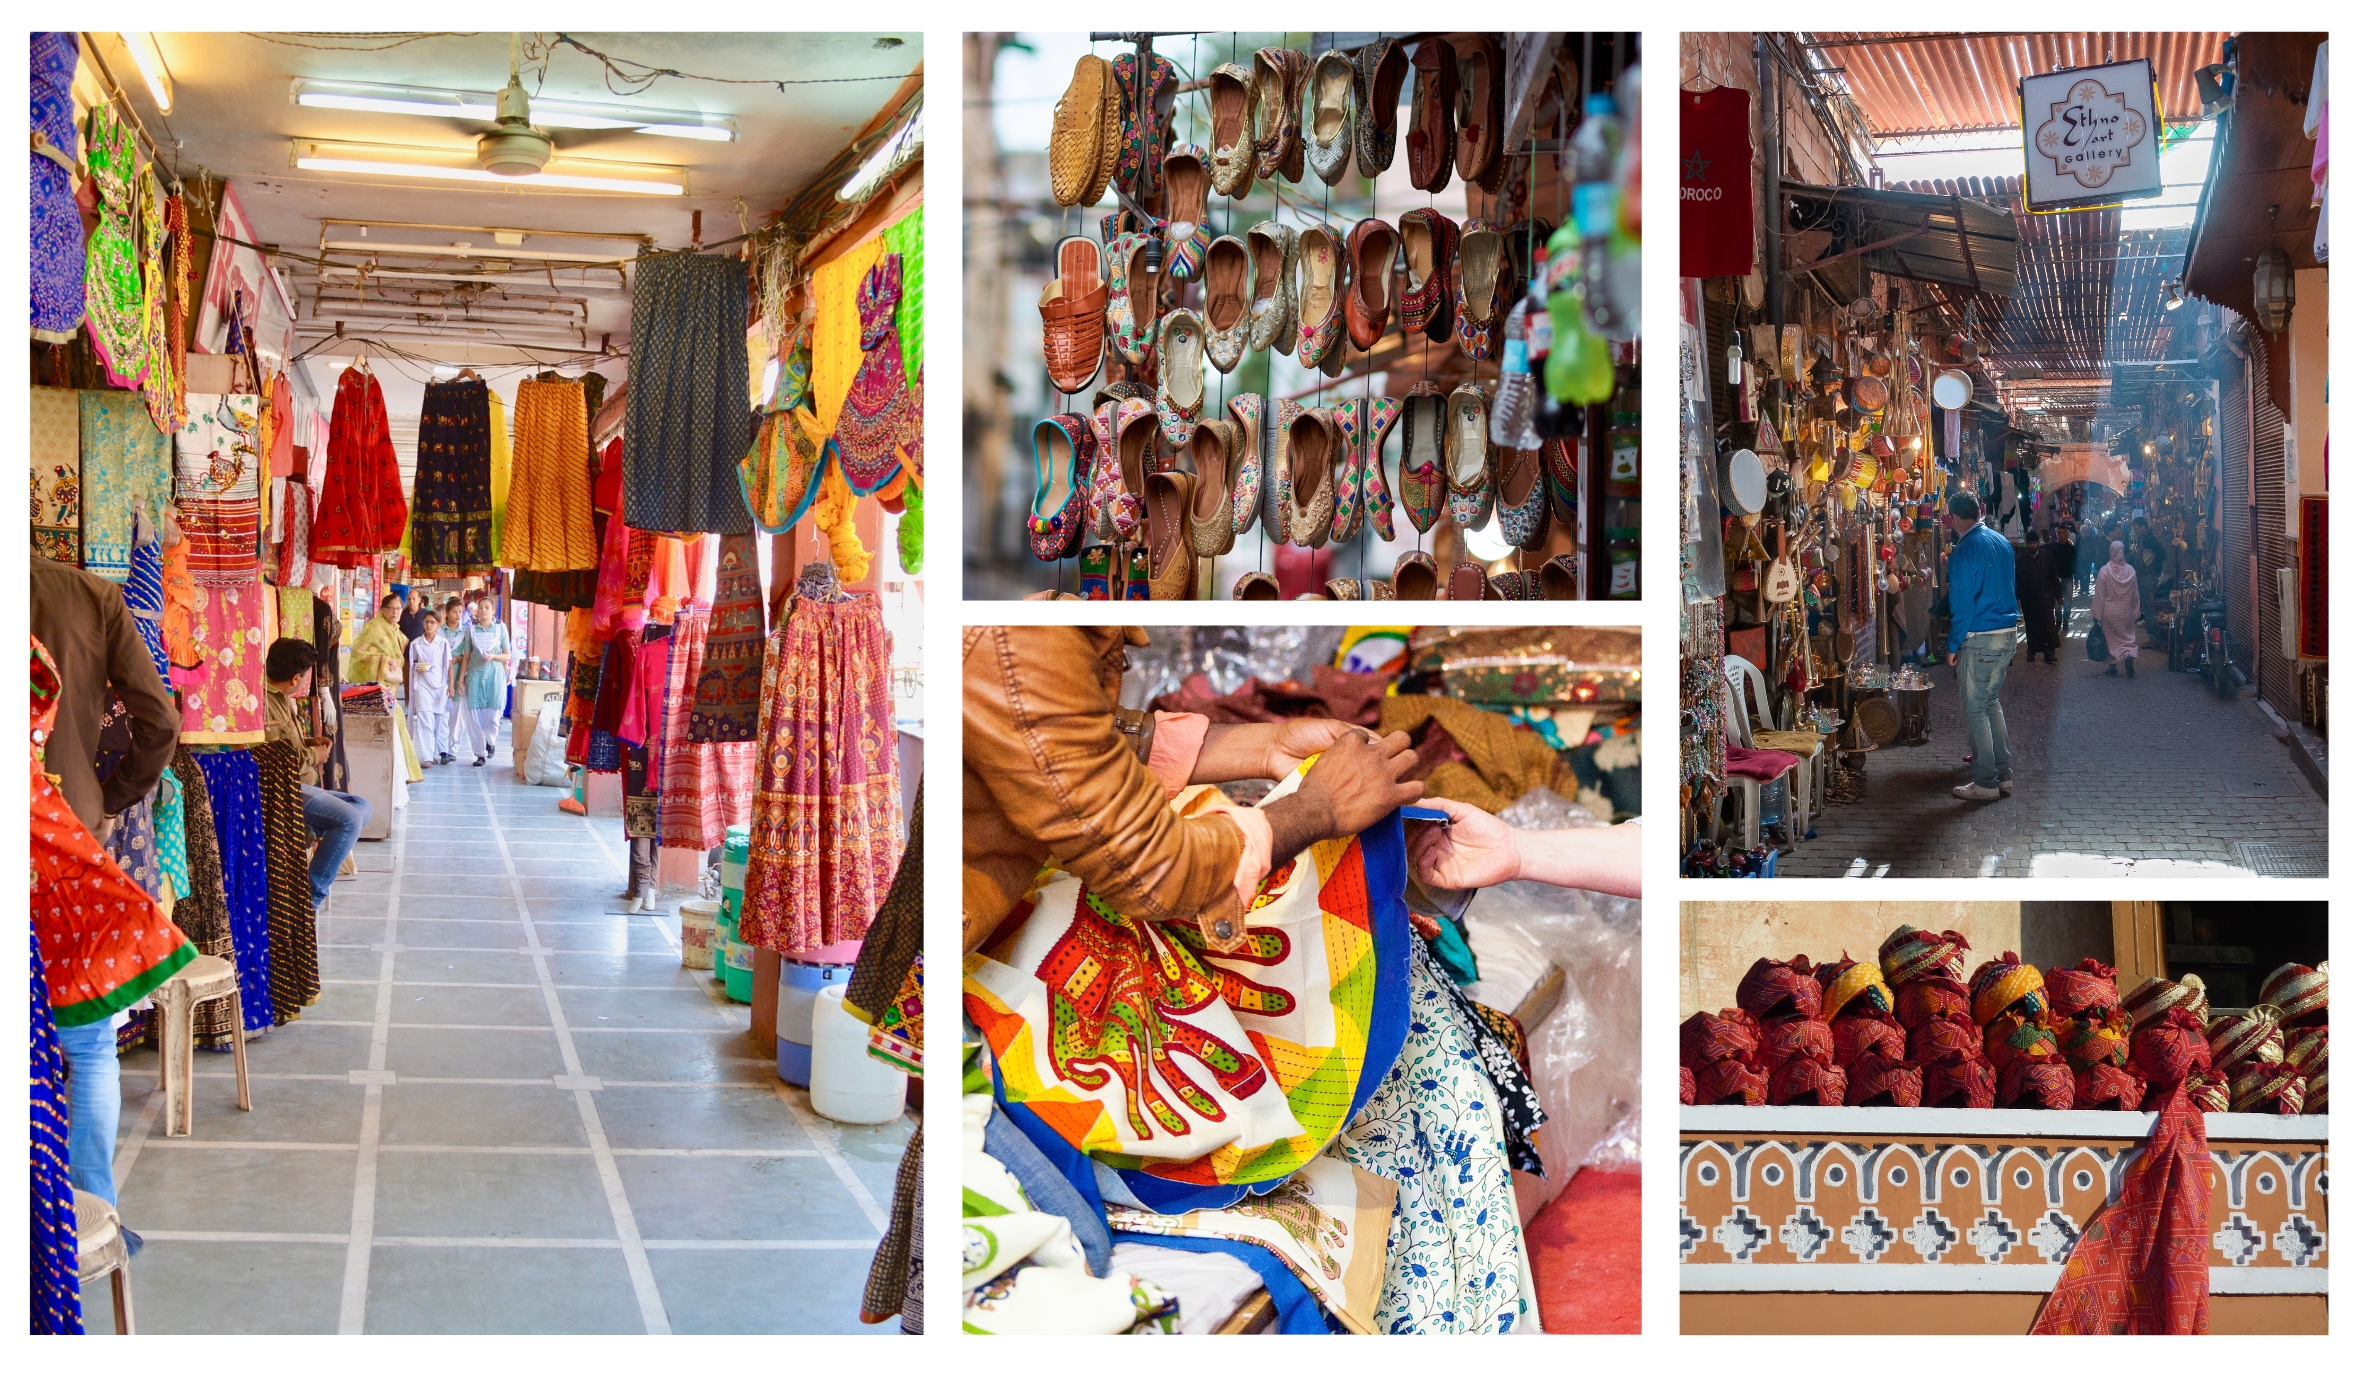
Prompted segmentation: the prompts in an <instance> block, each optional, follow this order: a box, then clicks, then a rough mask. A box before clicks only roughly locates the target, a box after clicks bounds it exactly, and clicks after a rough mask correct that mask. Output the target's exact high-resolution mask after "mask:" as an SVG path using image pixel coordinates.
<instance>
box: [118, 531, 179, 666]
mask: <svg viewBox="0 0 2354 1375" xmlns="http://www.w3.org/2000/svg"><path fill="white" fill-rule="evenodd" d="M131 532H132V533H131V577H130V581H128V582H126V583H124V584H123V605H124V606H125V607H127V608H128V609H129V610H130V613H131V624H132V625H133V626H134V627H135V628H137V630H138V631H139V639H140V641H141V643H143V644H145V645H146V646H147V652H148V654H149V655H150V656H151V657H153V658H154V660H155V672H156V675H157V676H158V677H160V678H162V679H163V680H164V681H165V682H167V683H168V682H170V681H171V676H172V661H171V656H170V655H168V654H166V653H165V652H164V644H163V545H162V543H161V542H160V541H159V540H158V539H157V537H156V533H155V528H154V526H153V524H152V523H151V522H149V521H148V519H147V517H146V515H145V513H140V514H138V515H137V516H135V517H134V519H133V521H132V524H131Z"/></svg>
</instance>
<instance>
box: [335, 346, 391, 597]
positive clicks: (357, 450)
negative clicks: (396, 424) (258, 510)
mask: <svg viewBox="0 0 2354 1375" xmlns="http://www.w3.org/2000/svg"><path fill="white" fill-rule="evenodd" d="M328 426H329V428H328V435H327V475H326V479H325V481H323V482H322V483H321V484H320V486H319V509H318V513H317V516H316V518H315V519H314V520H313V521H312V523H311V558H312V560H313V561H315V562H319V563H327V564H332V565H334V566H335V567H338V568H360V567H364V566H366V564H367V562H368V560H369V559H370V558H371V557H372V556H374V555H377V554H381V553H384V552H386V551H387V550H392V549H398V548H400V542H401V531H402V530H403V529H404V528H406V526H407V525H408V522H409V501H408V498H407V497H406V496H404V495H403V494H402V493H401V475H400V459H399V457H398V456H397V455H396V454H394V452H393V449H392V425H391V421H390V420H389V419H387V418H386V416H385V413H384V388H383V386H382V385H381V384H379V383H378V382H377V380H376V376H375V374H373V373H371V372H368V371H366V370H364V369H362V368H356V367H353V368H345V369H344V370H343V376H341V377H340V378H338V379H336V382H335V412H334V416H333V418H332V419H331V420H330V421H329V422H328Z"/></svg>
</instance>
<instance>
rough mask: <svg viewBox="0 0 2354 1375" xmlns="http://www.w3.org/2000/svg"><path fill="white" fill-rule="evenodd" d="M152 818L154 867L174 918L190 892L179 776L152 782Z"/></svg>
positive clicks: (168, 774) (167, 774)
mask: <svg viewBox="0 0 2354 1375" xmlns="http://www.w3.org/2000/svg"><path fill="white" fill-rule="evenodd" d="M154 814H155V865H156V868H157V869H158V870H160V871H161V872H162V874H163V881H164V885H165V887H166V889H167V890H168V891H169V892H170V893H171V895H172V907H171V911H172V912H173V914H174V915H175V916H176V915H177V914H178V912H179V906H178V904H179V900H180V899H182V898H184V897H187V896H188V894H189V893H190V891H192V890H191V888H190V885H189V882H188V828H187V827H188V813H187V807H186V804H185V803H184V802H183V801H182V800H181V796H180V776H179V775H178V774H177V773H174V772H173V771H172V770H171V769H168V768H167V769H165V770H164V771H163V777H161V778H158V779H157V780H155V799H154ZM174 924H175V925H177V923H176V922H175V923H174ZM181 929H182V930H185V929H186V928H185V927H183V928H181ZM197 952H198V953H199V954H204V953H209V952H206V951H205V950H204V948H203V947H202V946H198V947H197Z"/></svg>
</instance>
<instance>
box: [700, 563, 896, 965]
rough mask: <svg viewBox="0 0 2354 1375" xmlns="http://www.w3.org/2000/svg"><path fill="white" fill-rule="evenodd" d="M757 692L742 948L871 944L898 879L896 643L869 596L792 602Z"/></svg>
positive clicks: (877, 603) (875, 601)
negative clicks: (755, 776)
mask: <svg viewBox="0 0 2354 1375" xmlns="http://www.w3.org/2000/svg"><path fill="white" fill-rule="evenodd" d="M775 638H776V643H774V644H772V645H770V647H769V652H768V658H767V665H766V667H765V670H764V673H763V677H762V681H761V685H760V701H761V728H760V760H759V791H758V792H757V793H755V794H754V797H753V802H752V859H751V862H750V864H749V865H748V866H747V868H746V869H745V873H744V900H743V911H742V916H741V918H740V925H739V929H740V935H739V939H741V940H743V941H744V942H745V943H746V944H749V945H757V946H760V947H761V948H763V949H767V950H774V951H777V952H779V953H782V954H791V953H793V952H795V951H801V950H814V949H817V948H819V947H822V946H828V945H833V944H836V943H837V942H840V941H846V940H857V939H859V938H860V937H862V936H864V935H865V934H866V928H867V923H868V922H869V921H871V920H872V919H873V917H874V912H875V907H876V904H878V903H880V902H881V901H882V898H883V894H884V892H885V891H886V890H887V889H889V887H890V886H891V879H892V877H893V875H894V874H896V873H897V871H898V867H899V848H900V841H899V736H898V728H897V724H896V722H895V720H894V717H893V709H892V701H891V632H890V631H889V630H887V629H885V628H884V625H883V608H882V602H881V600H880V599H879V598H877V597H876V596H875V594H874V593H872V592H862V593H858V594H857V595H855V596H853V597H851V598H850V599H849V600H848V601H846V602H841V603H838V604H828V603H824V602H809V601H801V600H799V599H796V601H795V604H794V606H793V609H792V613H791V615H790V616H789V617H788V618H787V619H786V621H785V624H784V627H783V628H782V629H781V630H779V631H778V632H777V633H776V637H775Z"/></svg>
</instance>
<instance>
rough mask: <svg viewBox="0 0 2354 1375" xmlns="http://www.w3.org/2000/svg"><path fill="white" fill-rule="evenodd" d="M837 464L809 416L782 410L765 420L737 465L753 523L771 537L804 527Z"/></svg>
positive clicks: (821, 433)
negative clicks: (828, 469)
mask: <svg viewBox="0 0 2354 1375" xmlns="http://www.w3.org/2000/svg"><path fill="white" fill-rule="evenodd" d="M833 461H834V447H833V446H832V445H831V444H828V443H826V442H825V435H824V433H823V432H822V431H820V430H819V429H818V424H817V417H816V416H815V415H814V414H812V413H811V412H809V411H805V410H798V409H793V410H778V411H771V412H769V413H768V414H767V415H765V416H762V417H761V419H760V425H759V427H758V429H757V430H755V431H754V433H753V436H752V446H751V447H750V448H748V449H746V450H745V451H744V457H743V461H742V462H740V463H738V464H737V465H736V481H737V485H738V486H740V487H741V488H742V489H743V493H744V504H745V505H746V506H747V507H749V508H750V509H751V512H752V521H753V523H754V524H755V525H757V526H759V527H760V529H761V530H763V531H765V532H766V533H768V534H771V535H781V534H783V533H784V532H785V531H787V530H790V529H792V528H793V527H794V526H795V525H798V524H800V522H801V517H803V516H805V515H807V514H808V513H809V508H810V505H811V504H812V503H813V502H815V501H816V500H817V494H818V491H819V490H820V488H821V487H822V486H823V485H824V478H825V476H826V470H827V468H828V467H829V466H830V465H831V464H832V463H833Z"/></svg>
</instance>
